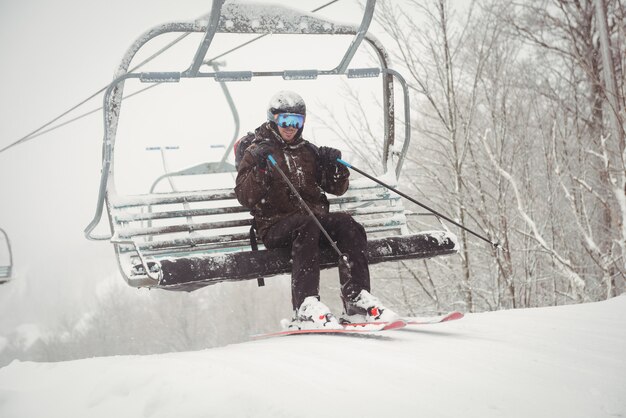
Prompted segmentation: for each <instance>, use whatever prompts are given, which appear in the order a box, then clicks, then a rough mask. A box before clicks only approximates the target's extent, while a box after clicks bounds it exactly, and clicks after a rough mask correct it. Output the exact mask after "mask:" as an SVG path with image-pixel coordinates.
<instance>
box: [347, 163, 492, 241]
mask: <svg viewBox="0 0 626 418" xmlns="http://www.w3.org/2000/svg"><path fill="white" fill-rule="evenodd" d="M337 161H338V162H340V163H341V164H343V165H345V166H346V167H348V168H351V169H352V170H354V171H356V172H357V173H359V174H362V175H364V176H365V177H367V178H368V179H370V180H373V181H375V182H376V183H378V184H380V185H381V186H383V187H386V188H387V189H389V190H391V191H392V192H395V193H397V194H399V195H400V196H402V197H404V198H405V199H407V200H409V201H411V202H413V203H415V204H416V205H418V206H421V207H422V208H424V209H426V210H427V211H429V212H432V213H433V214H435V215H436V216H438V217H440V218H443V219H445V220H446V221H448V222H450V223H452V224H454V225H456V226H458V227H459V228H461V229H464V230H465V231H467V232H469V233H470V234H472V235H474V236H475V237H477V238H480V239H482V240H483V241H486V242H488V243H489V244H491V245H492V246H493V247H495V248H500V249H501V248H502V245H501V244H500V243H499V242H493V241H490V240H489V239H487V238H485V237H483V236H482V235H480V234H478V233H477V232H474V231H472V230H471V229H469V228H466V227H464V226H463V225H461V224H460V223H458V222H455V221H453V220H452V219H450V218H448V217H447V216H445V215H443V214H441V213H439V212H437V211H436V210H434V209H432V208H429V207H428V206H426V205H424V204H423V203H420V202H418V201H417V200H415V199H413V198H412V197H411V196H407V195H406V194H404V193H402V192H401V191H400V190H398V189H396V188H394V187H391V186H390V185H388V184H386V183H384V182H382V181H380V180H378V179H377V178H375V177H373V176H371V175H369V174H367V173H366V172H364V171H363V170H360V169H358V168H356V167H354V166H353V165H352V164H350V163H348V162H346V161H344V160H342V159H341V158H337Z"/></svg>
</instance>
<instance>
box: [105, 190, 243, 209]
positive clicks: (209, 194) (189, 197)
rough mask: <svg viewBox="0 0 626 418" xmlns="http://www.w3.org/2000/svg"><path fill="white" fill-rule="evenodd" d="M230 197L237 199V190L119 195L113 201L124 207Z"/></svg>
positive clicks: (114, 204)
mask: <svg viewBox="0 0 626 418" xmlns="http://www.w3.org/2000/svg"><path fill="white" fill-rule="evenodd" d="M228 199H233V200H234V199H236V197H235V191H234V190H233V189H223V190H198V191H192V192H174V193H167V194H165V193H154V194H145V195H136V196H117V197H116V198H115V200H114V201H113V202H112V203H113V207H115V208H123V207H132V206H150V205H159V204H167V203H186V202H204V201H213V200H228Z"/></svg>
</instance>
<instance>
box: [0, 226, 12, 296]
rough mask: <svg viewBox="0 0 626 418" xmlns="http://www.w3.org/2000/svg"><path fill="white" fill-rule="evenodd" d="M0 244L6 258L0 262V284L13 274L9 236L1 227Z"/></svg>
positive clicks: (9, 278) (8, 279)
mask: <svg viewBox="0 0 626 418" xmlns="http://www.w3.org/2000/svg"><path fill="white" fill-rule="evenodd" d="M0 246H2V247H4V249H5V250H6V253H7V260H6V261H1V262H0V284H3V283H6V282H8V281H10V280H11V274H13V253H12V252H11V242H10V241H9V236H8V235H7V233H6V232H5V231H4V229H2V228H0Z"/></svg>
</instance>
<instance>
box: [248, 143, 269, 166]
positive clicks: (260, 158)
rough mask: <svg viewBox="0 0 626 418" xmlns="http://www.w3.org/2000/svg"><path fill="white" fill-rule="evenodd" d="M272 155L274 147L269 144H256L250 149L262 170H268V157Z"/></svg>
mask: <svg viewBox="0 0 626 418" xmlns="http://www.w3.org/2000/svg"><path fill="white" fill-rule="evenodd" d="M271 153H272V147H271V145H270V144H268V143H267V142H261V143H258V144H256V146H255V147H251V148H250V154H252V156H253V157H254V158H255V159H256V165H257V167H259V169H260V170H266V169H267V157H268V156H269V155H270V154H271Z"/></svg>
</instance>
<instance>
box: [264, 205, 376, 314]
mask: <svg viewBox="0 0 626 418" xmlns="http://www.w3.org/2000/svg"><path fill="white" fill-rule="evenodd" d="M317 219H318V220H319V221H320V223H321V224H322V226H323V227H324V229H326V231H327V232H328V235H330V237H331V238H332V239H333V241H335V242H336V243H337V247H338V248H339V250H340V251H341V252H342V253H344V254H347V255H348V258H349V260H350V266H351V269H350V270H351V274H348V275H346V274H341V273H342V272H341V271H340V277H339V283H340V284H341V296H342V297H343V298H344V299H353V298H354V297H355V296H357V295H358V294H359V293H360V292H361V290H363V289H365V290H367V291H369V290H370V274H369V268H368V262H367V256H366V251H367V235H366V233H365V229H364V228H363V226H362V225H361V224H359V223H358V222H357V221H355V220H354V219H353V218H352V216H350V215H348V214H347V213H342V212H333V213H327V214H325V215H321V216H318V217H317ZM263 244H264V245H265V247H266V248H280V247H291V260H292V263H293V267H292V271H291V302H292V304H293V308H294V310H296V309H298V308H299V307H300V305H301V304H302V302H303V301H304V299H305V298H307V297H308V296H318V297H319V288H320V261H319V253H320V251H319V250H320V246H329V247H330V243H329V242H328V239H327V238H326V236H325V235H324V234H323V233H322V232H321V231H320V229H319V227H318V226H317V224H316V223H315V221H313V219H311V217H310V216H307V215H292V216H288V217H286V218H285V219H282V220H280V221H278V222H277V223H275V224H274V225H272V226H271V227H270V228H269V229H268V230H267V232H266V233H265V237H264V238H263ZM337 258H339V256H337Z"/></svg>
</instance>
